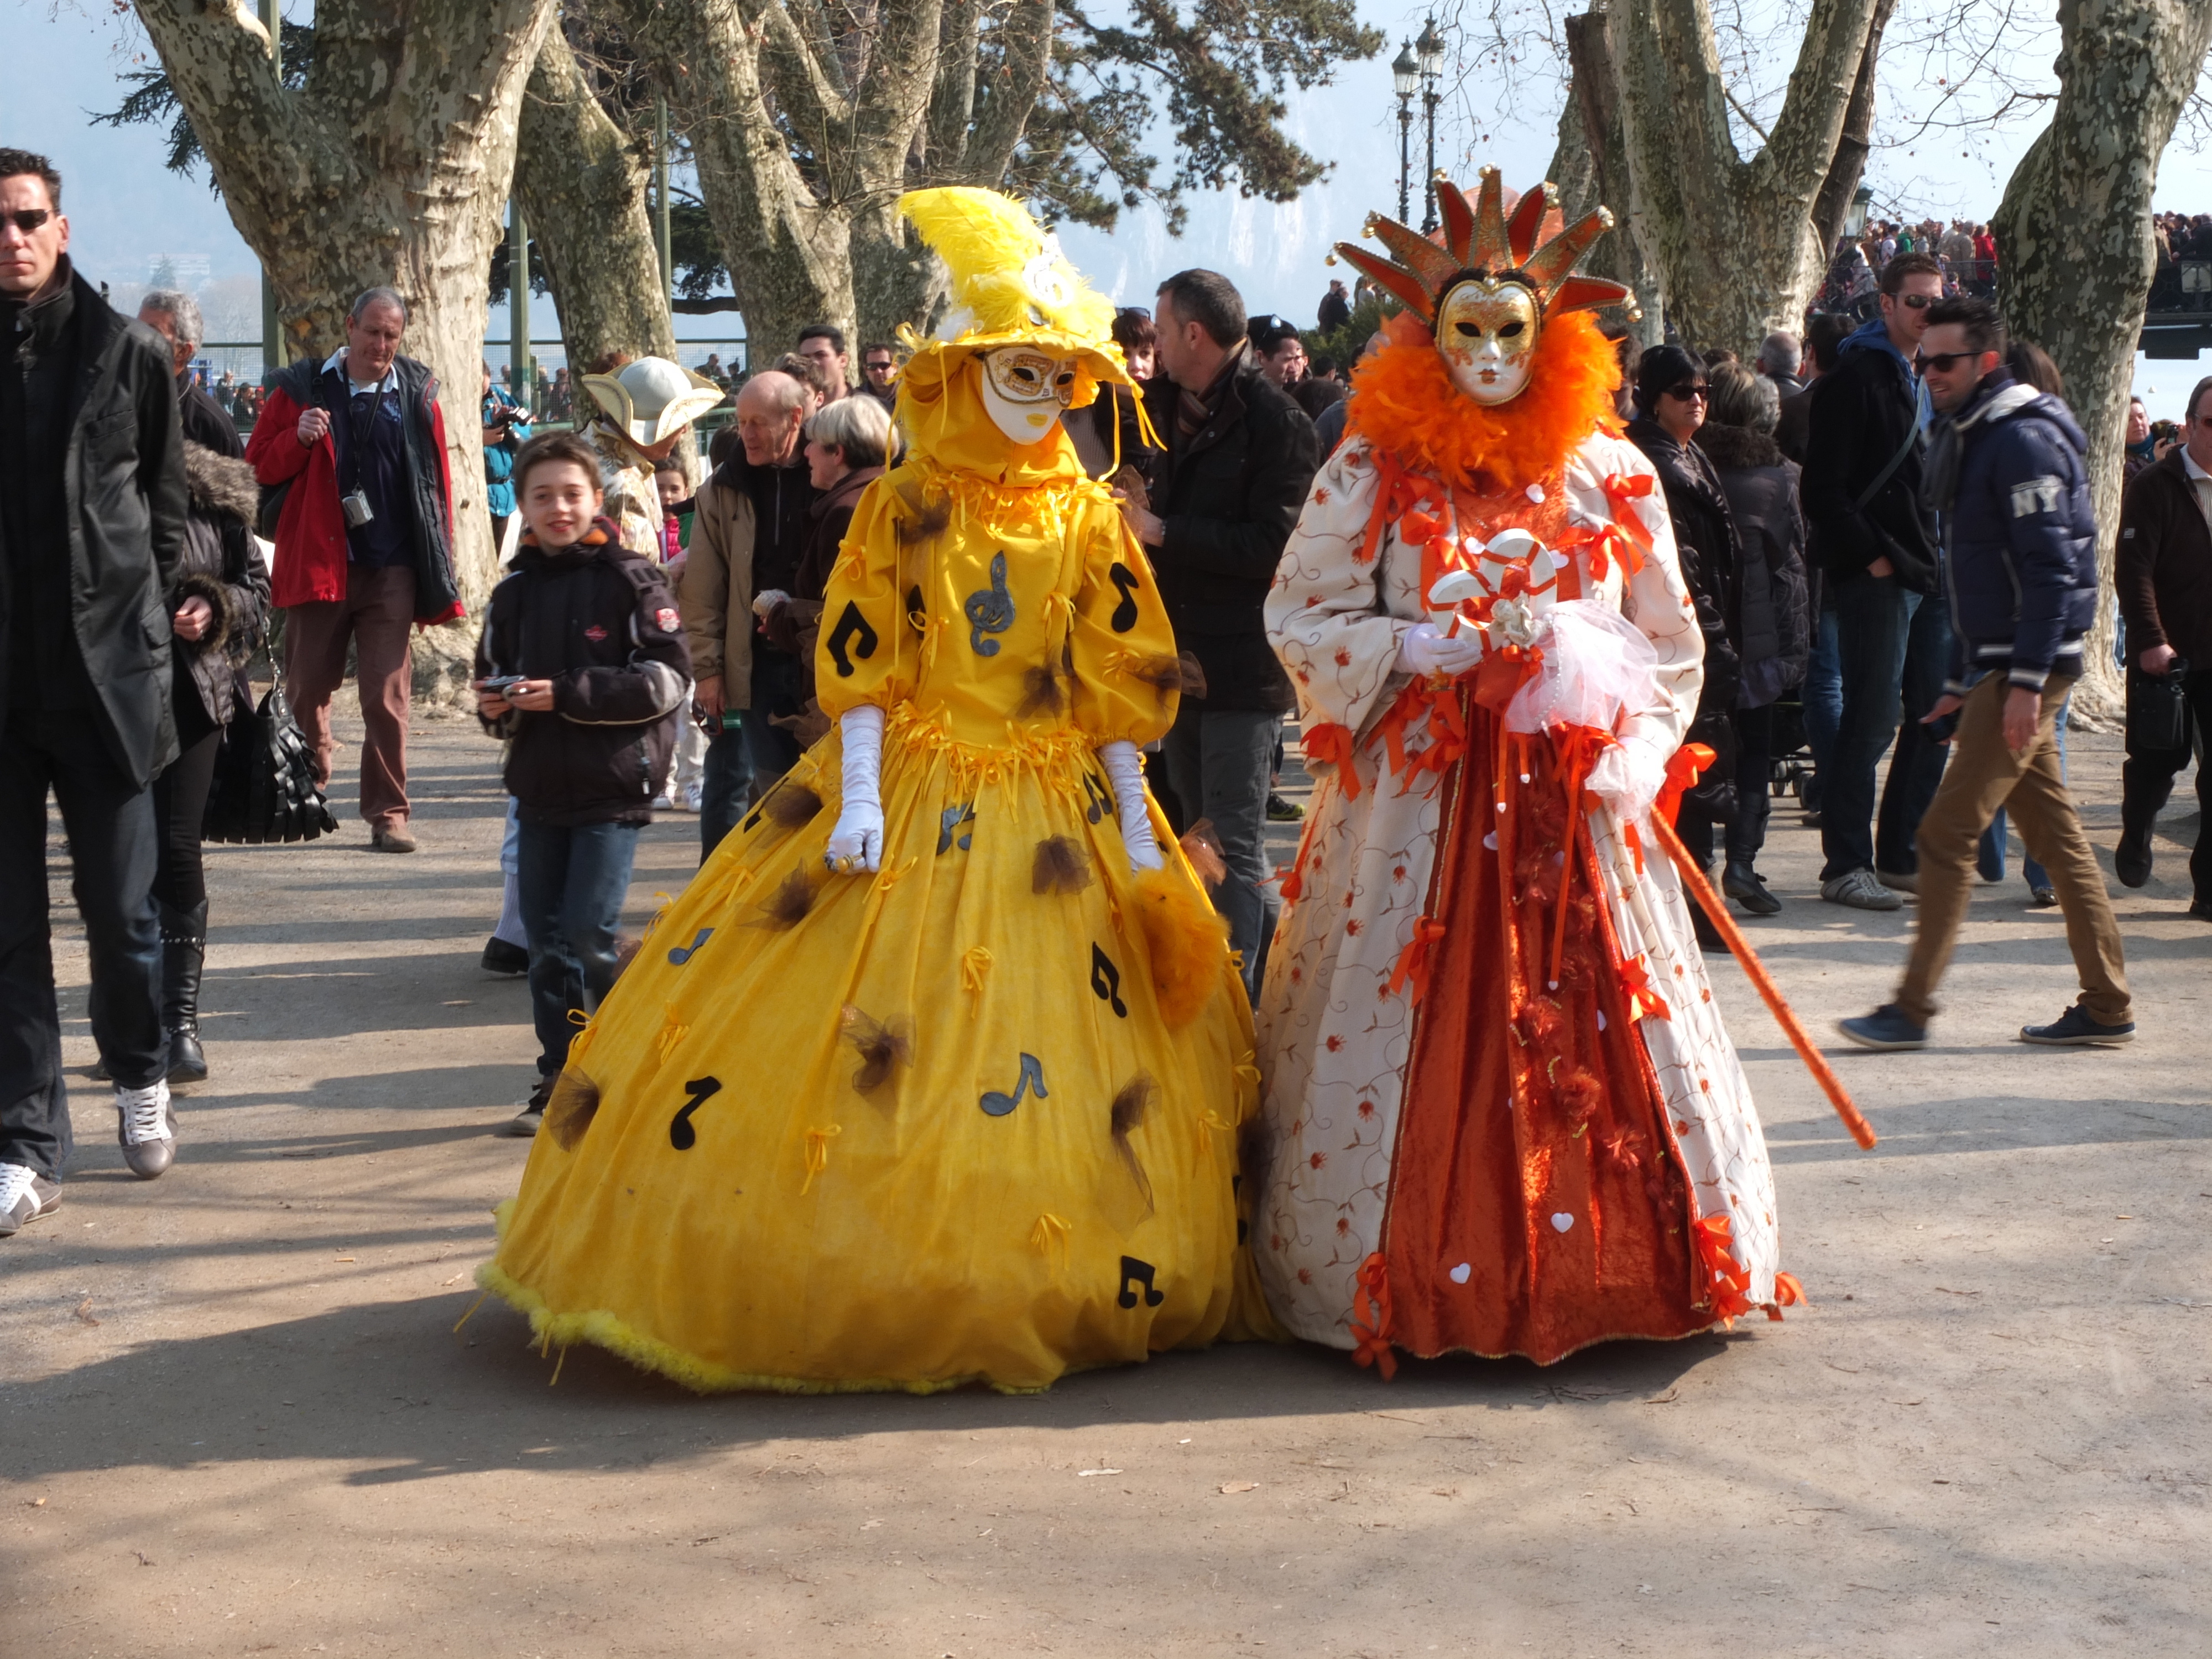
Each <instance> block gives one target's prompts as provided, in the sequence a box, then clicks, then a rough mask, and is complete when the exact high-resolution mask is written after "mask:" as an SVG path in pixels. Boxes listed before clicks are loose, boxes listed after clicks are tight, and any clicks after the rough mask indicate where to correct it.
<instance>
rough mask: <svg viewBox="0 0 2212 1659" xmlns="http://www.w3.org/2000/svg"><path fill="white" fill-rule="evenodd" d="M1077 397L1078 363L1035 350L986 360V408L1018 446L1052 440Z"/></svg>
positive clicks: (1000, 352) (1004, 352)
mask: <svg viewBox="0 0 2212 1659" xmlns="http://www.w3.org/2000/svg"><path fill="white" fill-rule="evenodd" d="M1074 393H1075V362H1074V360H1073V358H1066V357H1055V356H1053V355H1052V354H1051V353H1050V352H1047V351H1040V350H1038V349H1036V347H1035V346H1020V345H1014V346H1000V348H999V349H997V350H996V351H994V352H991V353H988V354H987V356H985V357H984V359H983V408H984V410H985V411H986V412H987V413H988V414H989V416H990V417H991V420H992V422H993V424H994V425H995V426H997V428H999V430H1000V431H1001V432H1003V433H1005V434H1006V436H1007V437H1008V438H1010V439H1011V440H1012V441H1014V442H1015V443H1018V444H1033V443H1036V442H1039V441H1042V440H1043V439H1045V438H1047V437H1048V436H1050V435H1051V434H1052V429H1053V428H1054V425H1055V424H1056V423H1057V422H1058V421H1059V419H1060V410H1062V409H1064V408H1066V406H1067V401H1068V399H1069V398H1072V397H1073V396H1074Z"/></svg>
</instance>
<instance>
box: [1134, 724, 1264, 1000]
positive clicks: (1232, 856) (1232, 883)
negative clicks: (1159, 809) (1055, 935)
mask: <svg viewBox="0 0 2212 1659" xmlns="http://www.w3.org/2000/svg"><path fill="white" fill-rule="evenodd" d="M1282 723H1283V717H1282V716H1281V715H1280V714H1267V713H1265V712H1263V711H1261V710H1258V709H1248V708H1225V709H1222V710H1220V711H1218V713H1208V712H1207V710H1206V705H1205V704H1204V703H1203V702H1199V701H1198V700H1197V699H1196V698H1193V697H1186V698H1184V699H1183V702H1182V708H1181V709H1179V710H1178V711H1177V712H1176V722H1175V724H1174V725H1173V726H1170V728H1169V729H1168V734H1167V740H1166V741H1165V742H1164V743H1163V744H1161V745H1160V747H1161V750H1162V755H1161V757H1162V758H1163V759H1164V760H1165V761H1166V762H1167V768H1168V783H1169V786H1170V787H1172V788H1173V789H1174V790H1175V792H1176V799H1178V800H1179V801H1181V802H1182V814H1183V817H1184V819H1185V820H1186V822H1187V823H1197V822H1198V821H1199V820H1200V818H1211V819H1212V820H1213V831H1214V833H1215V834H1216V835H1218V836H1220V837H1221V853H1222V862H1223V863H1225V864H1226V865H1227V866H1229V874H1228V877H1227V878H1225V880H1224V881H1223V882H1222V884H1221V885H1220V886H1218V887H1217V888H1215V889H1214V890H1213V908H1215V909H1216V910H1218V911H1219V912H1220V913H1221V914H1222V915H1224V916H1225V917H1226V918H1227V919H1228V921H1229V948H1230V949H1231V950H1232V951H1237V952H1239V953H1241V955H1242V956H1243V962H1244V968H1243V974H1244V988H1245V990H1246V992H1247V993H1248V994H1249V995H1250V997H1251V999H1252V1000H1253V1001H1254V1002H1255V1004H1256V1003H1257V1002H1258V1001H1259V1000H1260V980H1261V975H1262V974H1263V973H1264V972H1265V971H1266V969H1267V945H1268V944H1269V942H1270V941H1271V940H1272V939H1273V938H1274V936H1275V918H1276V916H1277V915H1279V913H1280V911H1281V908H1282V901H1281V900H1280V899H1279V898H1278V897H1277V896H1275V890H1274V889H1273V888H1272V887H1270V886H1268V885H1267V874H1268V872H1267V839H1266V838H1267V781H1268V775H1269V774H1270V772H1271V771H1272V770H1273V766H1274V761H1275V733H1276V731H1277V730H1278V729H1279V727H1280V726H1281V725H1282Z"/></svg>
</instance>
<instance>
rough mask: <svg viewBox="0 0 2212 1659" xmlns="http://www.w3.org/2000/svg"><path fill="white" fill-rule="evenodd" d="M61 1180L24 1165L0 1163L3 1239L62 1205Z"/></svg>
mask: <svg viewBox="0 0 2212 1659" xmlns="http://www.w3.org/2000/svg"><path fill="white" fill-rule="evenodd" d="M61 1201H62V1189H61V1184H60V1183H59V1182H53V1181H49V1180H47V1179H46V1176H42V1175H40V1173H39V1172H38V1171H37V1170H33V1169H32V1168H30V1167H29V1166H28V1165H27V1164H0V1238H6V1237H9V1235H11V1234H13V1233H15V1232H18V1231H21V1230H22V1229H23V1228H25V1227H27V1226H29V1225H31V1223H33V1221H36V1220H37V1219H38V1218H40V1216H42V1215H46V1214H48V1213H50V1212H52V1211H54V1210H56V1209H58V1208H59V1207H60V1206H61Z"/></svg>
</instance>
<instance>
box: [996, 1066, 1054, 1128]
mask: <svg viewBox="0 0 2212 1659" xmlns="http://www.w3.org/2000/svg"><path fill="white" fill-rule="evenodd" d="M1031 1089H1035V1090H1036V1097H1037V1098H1038V1099H1039V1100H1049V1099H1050V1098H1051V1097H1050V1096H1049V1095H1048V1094H1047V1093H1046V1092H1045V1087H1044V1062H1043V1061H1042V1060H1039V1059H1038V1058H1037V1057H1036V1055H1035V1054H1024V1055H1023V1056H1022V1075H1021V1079H1020V1080H1019V1081H1018V1082H1017V1083H1016V1084H1015V1085H1014V1091H1013V1093H1012V1094H1010V1095H1002V1094H1000V1092H999V1091H997V1090H995V1089H992V1090H987V1091H985V1092H984V1095H983V1098H982V1101H981V1105H982V1108H983V1109H984V1111H985V1112H987V1113H988V1114H989V1115H991V1116H993V1117H1004V1116H1006V1114H1007V1113H1008V1112H1011V1111H1012V1110H1013V1109H1014V1108H1015V1107H1017V1106H1018V1105H1020V1104H1021V1103H1022V1097H1023V1096H1024V1094H1026V1093H1028V1092H1029V1091H1030V1090H1031Z"/></svg>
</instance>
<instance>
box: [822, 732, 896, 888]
mask: <svg viewBox="0 0 2212 1659" xmlns="http://www.w3.org/2000/svg"><path fill="white" fill-rule="evenodd" d="M837 734H838V737H839V739H840V740H841V741H842V743H843V744H844V748H845V793H844V800H843V804H842V805H841V806H840V807H839V808H838V810H837V827H836V829H832V830H831V831H830V832H829V846H828V848H825V849H824V850H823V854H822V861H823V863H824V864H826V865H828V866H829V868H830V870H831V871H832V872H834V873H836V874H837V875H848V874H852V873H854V872H859V871H862V870H880V869H882V868H883V864H884V799H883V786H882V783H881V781H880V780H881V777H882V770H883V761H884V711H883V710H882V709H880V708H877V707H876V705H875V704H873V703H872V702H864V703H862V704H861V705H860V707H859V708H848V709H847V710H846V711H845V713H844V716H843V718H842V719H841V720H839V721H838V722H837Z"/></svg>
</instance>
